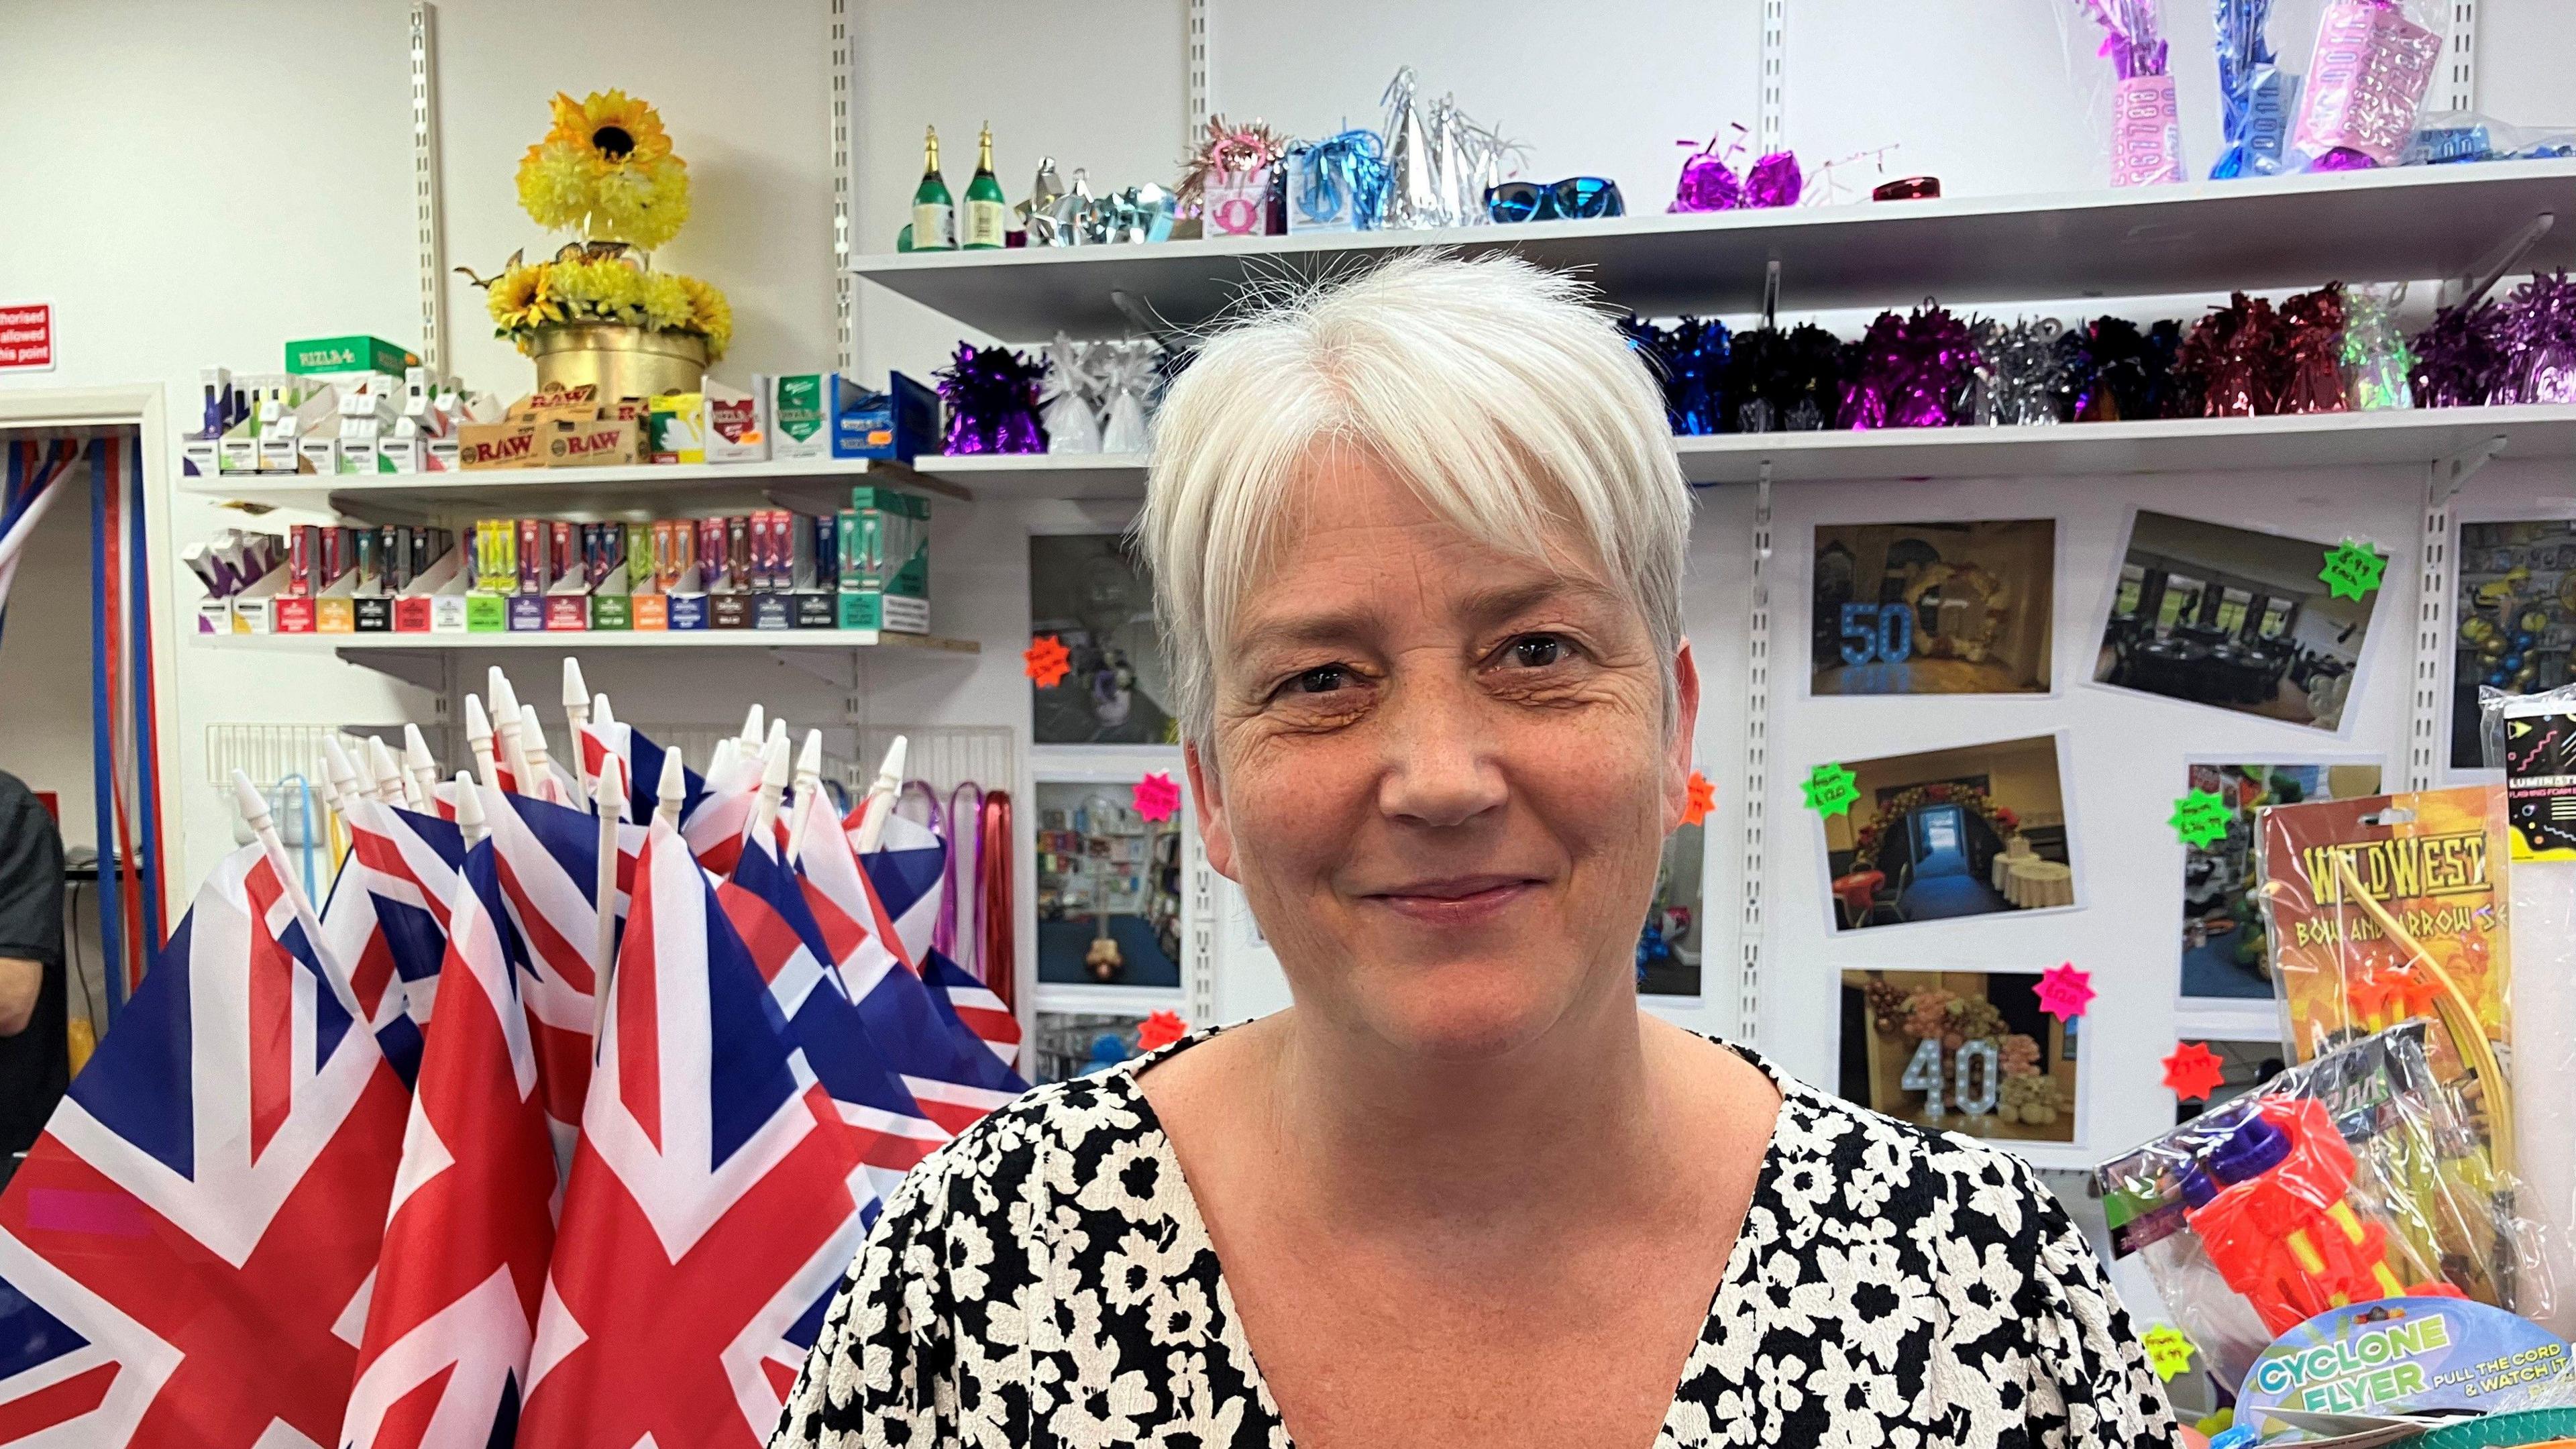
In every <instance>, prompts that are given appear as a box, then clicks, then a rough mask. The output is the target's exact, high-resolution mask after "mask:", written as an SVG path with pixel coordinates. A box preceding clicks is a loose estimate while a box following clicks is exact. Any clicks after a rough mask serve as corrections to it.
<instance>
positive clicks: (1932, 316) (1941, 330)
mask: <svg viewBox="0 0 2576 1449" xmlns="http://www.w3.org/2000/svg"><path fill="white" fill-rule="evenodd" d="M1982 361H1983V359H1982V358H1981V357H1980V356H1979V354H1978V352H1977V345H1976V342H1975V340H1974V339H1973V338H1972V337H1971V336H1970V334H1969V332H1968V326H1967V324H1966V323H1964V322H1961V321H1960V320H1959V319H1958V318H1956V317H1953V316H1951V315H1950V313H1949V311H1948V310H1947V309H1946V308H1943V307H1939V306H1934V305H1928V304H1927V305H1925V306H1922V307H1918V308H1916V309H1915V311H1914V315H1912V316H1911V317H1899V316H1897V315H1896V314H1895V313H1893V312H1881V313H1880V314H1878V320H1876V321H1874V322H1872V323H1870V324H1869V331H1868V332H1867V333H1866V334H1864V335H1863V336H1862V337H1861V340H1860V342H1859V343H1858V345H1857V347H1856V348H1855V355H1854V359H1853V363H1852V368H1851V374H1850V377H1849V380H1847V381H1846V382H1844V384H1843V400H1842V413H1841V416H1840V417H1839V419H1838V420H1837V421H1838V423H1839V425H1840V426H1842V427H1846V428H1946V427H1949V426H1951V425H1952V424H1953V423H1955V422H1957V421H1958V416H1959V413H1960V411H1961V410H1962V409H1963V408H1965V407H1967V406H1969V405H1970V402H1971V399H1970V393H1971V390H1972V389H1973V388H1974V387H1975V385H1976V370H1977V368H1978V366H1979V365H1980V363H1981V362H1982Z"/></svg>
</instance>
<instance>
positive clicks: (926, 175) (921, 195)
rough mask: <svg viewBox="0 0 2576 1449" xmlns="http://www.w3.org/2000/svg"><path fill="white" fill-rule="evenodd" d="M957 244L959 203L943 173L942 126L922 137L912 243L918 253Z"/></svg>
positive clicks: (934, 127) (914, 197) (945, 249)
mask: <svg viewBox="0 0 2576 1449" xmlns="http://www.w3.org/2000/svg"><path fill="white" fill-rule="evenodd" d="M956 246H957V203H956V202H955V201H953V200H951V199H950V198H949V195H948V181H947V178H945V177H943V176H941V175H940V174H939V128H938V127H936V126H933V127H931V128H929V131H928V132H927V134H926V135H925V136H924V138H923V140H922V160H921V185H919V186H918V187H915V188H914V189H913V193H912V245H911V246H910V247H908V248H906V250H908V251H916V252H930V251H953V250H955V248H956Z"/></svg>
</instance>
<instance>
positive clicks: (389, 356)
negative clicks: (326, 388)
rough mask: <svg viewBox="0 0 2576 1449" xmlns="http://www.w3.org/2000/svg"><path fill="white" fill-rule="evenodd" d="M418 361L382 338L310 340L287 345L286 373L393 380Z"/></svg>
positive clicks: (317, 338) (323, 338) (361, 335)
mask: <svg viewBox="0 0 2576 1449" xmlns="http://www.w3.org/2000/svg"><path fill="white" fill-rule="evenodd" d="M418 366H420V359H419V358H418V357H415V356H413V355H412V354H411V353H410V352H409V351H407V350H405V349H403V348H400V347H396V346H394V345H393V344H392V343H390V342H387V341H386V340H385V339H383V338H381V337H368V336H365V335H364V334H360V335H358V336H354V337H309V338H306V339H305V340H304V341H302V342H290V343H288V344H286V370H287V371H288V372H300V373H314V372H381V373H387V374H390V375H392V376H394V377H400V376H402V375H403V370H404V369H406V368H412V367H418Z"/></svg>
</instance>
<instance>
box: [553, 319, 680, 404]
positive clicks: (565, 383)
mask: <svg viewBox="0 0 2576 1449" xmlns="http://www.w3.org/2000/svg"><path fill="white" fill-rule="evenodd" d="M528 355H529V356H530V357H533V358H535V359H536V363H537V387H538V389H539V390H540V391H543V390H545V389H548V388H554V387H579V386H580V385H582V384H583V383H596V384H598V387H599V392H598V397H599V400H600V401H601V402H614V401H616V400H617V399H619V398H622V397H658V396H660V395H661V394H663V393H666V392H696V391H698V389H699V388H700V387H702V386H703V385H704V384H705V382H706V376H707V339H705V338H704V337H701V336H699V335H697V334H696V333H694V332H649V331H646V330H645V329H644V328H641V327H628V326H625V325H623V324H621V323H616V322H567V323H563V324H561V325H559V326H554V327H540V328H538V329H537V335H536V336H534V337H532V338H530V339H528Z"/></svg>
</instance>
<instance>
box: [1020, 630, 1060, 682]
mask: <svg viewBox="0 0 2576 1449" xmlns="http://www.w3.org/2000/svg"><path fill="white" fill-rule="evenodd" d="M1020 669H1021V672H1022V673H1024V674H1026V675H1028V677H1029V678H1030V680H1032V681H1033V682H1035V683H1036V685H1037V687H1038V688H1040V689H1053V688H1055V687H1056V686H1057V685H1059V684H1062V683H1063V682H1064V677H1065V676H1066V675H1067V674H1070V673H1072V672H1073V651H1072V650H1070V649H1067V648H1066V647H1065V646H1064V641H1063V640H1062V639H1059V638H1057V637H1056V636H1054V635H1053V634H1040V635H1039V636H1038V637H1037V638H1035V639H1033V640H1031V641H1029V647H1028V648H1026V649H1024V650H1022V651H1020Z"/></svg>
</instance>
